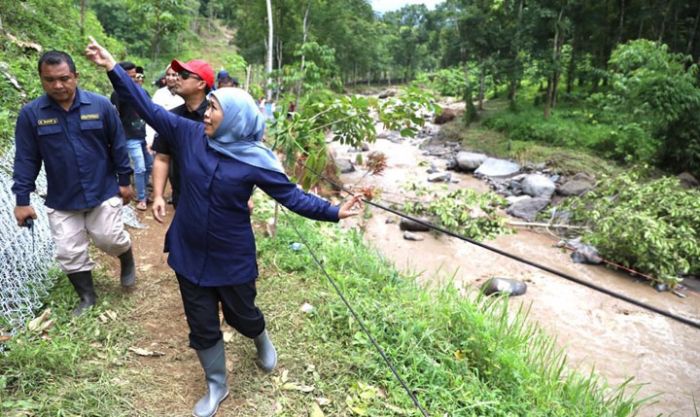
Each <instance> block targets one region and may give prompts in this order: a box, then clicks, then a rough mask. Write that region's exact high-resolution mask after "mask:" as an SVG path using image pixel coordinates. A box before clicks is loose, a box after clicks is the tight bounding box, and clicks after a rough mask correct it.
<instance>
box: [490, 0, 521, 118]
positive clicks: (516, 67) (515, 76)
mask: <svg viewBox="0 0 700 417" xmlns="http://www.w3.org/2000/svg"><path fill="white" fill-rule="evenodd" d="M524 5H525V0H520V1H519V3H518V17H517V20H516V22H517V23H516V28H515V40H514V42H513V44H514V45H513V48H514V51H513V53H514V55H513V68H512V69H511V71H510V80H509V85H508V100H509V101H510V105H511V107H512V108H515V105H516V103H515V100H516V99H517V93H518V85H520V77H521V75H520V49H521V45H520V44H521V41H520V40H521V39H522V25H521V23H522V20H523V7H524ZM479 109H480V110H482V108H481V103H480V104H479Z"/></svg>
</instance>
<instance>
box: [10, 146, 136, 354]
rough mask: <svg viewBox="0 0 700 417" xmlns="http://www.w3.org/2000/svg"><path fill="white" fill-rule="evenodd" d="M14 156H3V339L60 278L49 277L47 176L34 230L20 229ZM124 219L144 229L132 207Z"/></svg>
mask: <svg viewBox="0 0 700 417" xmlns="http://www.w3.org/2000/svg"><path fill="white" fill-rule="evenodd" d="M14 154H15V151H14V149H9V150H8V151H7V152H5V153H4V154H2V155H0V335H1V334H2V333H10V334H14V333H16V331H17V330H18V329H20V328H22V327H23V326H24V325H25V323H27V321H29V320H31V319H32V318H34V316H35V313H37V312H38V311H39V310H40V309H41V307H42V304H43V301H44V300H45V299H46V296H47V295H48V293H49V291H50V290H51V288H52V287H53V285H54V280H55V277H56V276H57V274H51V273H50V270H51V267H52V265H53V254H54V244H53V241H52V240H51V232H50V230H49V221H48V218H47V215H46V207H45V206H44V199H43V198H42V197H41V196H43V195H45V194H46V175H45V173H44V171H43V169H42V171H41V173H40V174H39V177H38V178H37V180H36V188H37V190H36V192H34V193H32V195H31V204H32V206H33V207H34V209H35V210H36V214H37V219H36V220H35V221H34V225H33V227H32V228H31V229H30V228H26V227H22V228H20V227H18V226H17V221H16V220H15V216H14V208H15V196H14V194H12V191H11V187H12V170H13V164H14ZM122 217H123V219H124V223H125V224H126V225H127V226H131V227H134V228H144V227H145V226H144V225H143V224H141V222H140V221H139V219H138V217H137V216H136V213H135V212H134V210H133V209H132V208H131V207H129V206H126V207H124V209H123V210H122ZM0 351H2V345H1V344H0Z"/></svg>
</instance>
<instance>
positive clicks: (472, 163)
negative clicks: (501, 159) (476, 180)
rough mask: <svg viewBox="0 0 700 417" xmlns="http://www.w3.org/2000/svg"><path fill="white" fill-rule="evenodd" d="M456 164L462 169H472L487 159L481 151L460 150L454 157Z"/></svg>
mask: <svg viewBox="0 0 700 417" xmlns="http://www.w3.org/2000/svg"><path fill="white" fill-rule="evenodd" d="M455 159H456V160H457V166H458V167H459V169H461V170H463V171H470V172H471V171H474V170H475V169H477V168H479V166H480V165H481V164H483V163H484V161H486V160H487V159H488V156H487V155H484V154H483V153H475V152H465V151H461V152H459V153H458V154H457V156H456V157H455Z"/></svg>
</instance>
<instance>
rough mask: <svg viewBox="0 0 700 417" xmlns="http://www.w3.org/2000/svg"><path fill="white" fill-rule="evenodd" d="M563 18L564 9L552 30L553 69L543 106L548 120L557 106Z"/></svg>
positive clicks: (561, 10)
mask: <svg viewBox="0 0 700 417" xmlns="http://www.w3.org/2000/svg"><path fill="white" fill-rule="evenodd" d="M563 16H564V7H563V6H562V8H561V9H560V11H559V17H558V18H557V23H556V26H555V29H554V45H553V50H552V64H553V65H554V69H553V70H552V73H551V75H550V77H549V80H547V100H546V102H545V105H544V117H545V119H546V118H548V117H549V116H550V114H551V111H552V109H553V108H554V107H555V106H556V105H557V87H558V85H559V73H560V71H559V58H560V56H561V47H562V45H563V43H564V42H563V39H564V35H563V34H562V33H561V19H562V17H563Z"/></svg>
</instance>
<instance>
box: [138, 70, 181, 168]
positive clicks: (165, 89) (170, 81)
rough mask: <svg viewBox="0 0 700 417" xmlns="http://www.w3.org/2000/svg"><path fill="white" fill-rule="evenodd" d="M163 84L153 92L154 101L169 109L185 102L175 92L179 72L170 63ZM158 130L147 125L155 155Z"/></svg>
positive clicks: (150, 146) (148, 142) (147, 136)
mask: <svg viewBox="0 0 700 417" xmlns="http://www.w3.org/2000/svg"><path fill="white" fill-rule="evenodd" d="M162 79H163V85H162V86H161V87H160V88H159V89H158V90H156V92H155V93H153V102H154V103H156V104H158V105H159V106H163V107H165V108H166V109H167V110H171V109H174V108H175V107H178V106H181V105H182V104H184V103H185V100H183V99H182V97H180V96H179V95H177V94H176V93H175V91H174V90H175V83H176V82H177V73H176V72H175V71H174V70H173V69H172V68H171V67H170V64H168V66H167V67H166V68H165V73H164V75H163V77H162ZM155 136H156V131H155V130H153V128H152V127H150V126H148V125H146V144H147V146H148V152H149V153H150V154H151V156H153V153H154V152H153V141H154V140H155Z"/></svg>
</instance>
